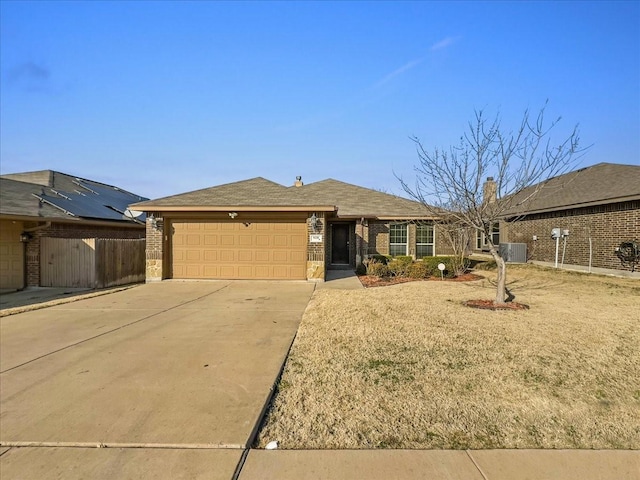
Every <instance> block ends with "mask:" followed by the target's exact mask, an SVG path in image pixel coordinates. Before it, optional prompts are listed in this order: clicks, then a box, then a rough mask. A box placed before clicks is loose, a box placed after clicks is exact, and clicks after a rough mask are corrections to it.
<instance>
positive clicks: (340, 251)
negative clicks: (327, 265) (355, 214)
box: [331, 223, 349, 265]
mask: <svg viewBox="0 0 640 480" xmlns="http://www.w3.org/2000/svg"><path fill="white" fill-rule="evenodd" d="M331 231H332V236H331V263H332V264H343V265H345V264H347V265H348V264H349V224H347V223H334V224H333V225H332V226H331Z"/></svg>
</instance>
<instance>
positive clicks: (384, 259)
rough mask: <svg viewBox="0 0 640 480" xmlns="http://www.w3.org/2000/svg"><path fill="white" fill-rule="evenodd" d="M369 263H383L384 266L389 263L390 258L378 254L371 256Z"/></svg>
mask: <svg viewBox="0 0 640 480" xmlns="http://www.w3.org/2000/svg"><path fill="white" fill-rule="evenodd" d="M369 261H370V262H378V263H383V264H384V265H386V264H387V263H388V262H389V257H387V256H386V255H378V254H376V255H370V256H369Z"/></svg>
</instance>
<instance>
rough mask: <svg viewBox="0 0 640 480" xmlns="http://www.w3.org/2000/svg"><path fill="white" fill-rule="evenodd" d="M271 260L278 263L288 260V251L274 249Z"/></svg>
mask: <svg viewBox="0 0 640 480" xmlns="http://www.w3.org/2000/svg"><path fill="white" fill-rule="evenodd" d="M273 261H274V262H278V263H287V262H288V261H289V252H287V251H286V250H280V251H278V250H275V251H274V252H273Z"/></svg>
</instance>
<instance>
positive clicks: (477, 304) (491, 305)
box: [462, 300, 529, 310]
mask: <svg viewBox="0 0 640 480" xmlns="http://www.w3.org/2000/svg"><path fill="white" fill-rule="evenodd" d="M462 304H463V305H466V306H467V307H471V308H480V309H482V310H529V305H525V304H524V303H517V302H507V303H495V302H494V301H493V300H467V301H466V302H462Z"/></svg>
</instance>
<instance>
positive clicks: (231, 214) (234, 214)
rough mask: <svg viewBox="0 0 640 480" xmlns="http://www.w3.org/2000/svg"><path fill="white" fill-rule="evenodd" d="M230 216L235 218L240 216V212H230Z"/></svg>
mask: <svg viewBox="0 0 640 480" xmlns="http://www.w3.org/2000/svg"><path fill="white" fill-rule="evenodd" d="M229 216H230V217H231V219H232V220H233V219H234V218H236V217H237V216H238V212H229Z"/></svg>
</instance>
